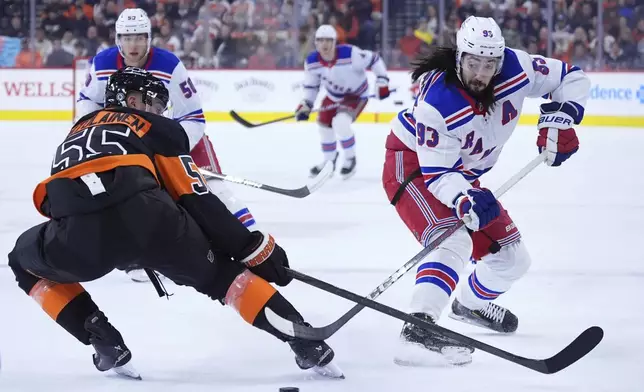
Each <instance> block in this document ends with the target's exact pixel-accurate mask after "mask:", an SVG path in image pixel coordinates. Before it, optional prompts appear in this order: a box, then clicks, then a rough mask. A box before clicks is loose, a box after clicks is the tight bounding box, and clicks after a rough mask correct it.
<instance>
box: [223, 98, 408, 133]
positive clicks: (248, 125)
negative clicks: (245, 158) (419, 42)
mask: <svg viewBox="0 0 644 392" xmlns="http://www.w3.org/2000/svg"><path fill="white" fill-rule="evenodd" d="M395 91H396V89H393V90H390V91H389V92H390V93H393V92H395ZM375 97H376V96H375V94H372V95H369V96H367V97H365V98H361V99H360V100H359V101H362V100H365V99H370V98H375ZM339 106H341V104H340V103H334V104H331V105H328V106H323V107H321V108H317V109H313V110H311V113H316V112H325V111H327V110H332V109H335V108H337V107H339ZM230 117H232V118H233V120H235V121H237V122H238V123H240V124H241V125H243V126H244V127H246V128H257V127H261V126H263V125H268V124H274V123H277V122H282V121H286V120H290V119H293V118H295V117H297V114H291V115H289V116H285V117H280V118H276V119H274V120H270V121H266V122H262V123H256V124H253V123H251V122H250V121H248V120H246V119H245V118H243V117H242V116H240V115H239V114H238V113H237V112H236V111H234V110H231V111H230Z"/></svg>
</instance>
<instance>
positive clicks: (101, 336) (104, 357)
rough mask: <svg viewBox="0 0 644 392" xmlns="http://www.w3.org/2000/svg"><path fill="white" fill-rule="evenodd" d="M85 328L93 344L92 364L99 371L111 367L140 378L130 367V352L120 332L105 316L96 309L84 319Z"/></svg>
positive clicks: (117, 371)
mask: <svg viewBox="0 0 644 392" xmlns="http://www.w3.org/2000/svg"><path fill="white" fill-rule="evenodd" d="M85 330H87V331H88V332H89V333H90V337H89V342H90V343H91V344H92V346H94V349H95V350H96V353H95V354H93V356H92V359H93V360H94V366H96V369H98V370H99V371H101V372H104V371H106V370H110V369H113V370H114V372H116V373H117V374H119V375H121V376H125V377H129V378H134V379H137V380H140V379H141V376H140V375H139V373H138V372H137V371H136V370H135V369H134V367H132V365H131V363H130V360H131V359H132V353H130V350H129V349H128V348H127V346H126V345H125V342H124V341H123V337H122V336H121V333H120V332H119V331H117V330H116V328H114V327H113V326H112V324H110V323H109V321H108V320H107V317H105V315H104V314H103V312H101V311H100V310H97V311H96V312H94V313H93V314H92V315H91V316H89V317H88V318H87V320H85Z"/></svg>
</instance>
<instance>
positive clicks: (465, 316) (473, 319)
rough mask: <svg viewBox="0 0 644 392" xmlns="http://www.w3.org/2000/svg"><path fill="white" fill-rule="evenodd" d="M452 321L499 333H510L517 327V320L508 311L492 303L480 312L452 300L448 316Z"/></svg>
mask: <svg viewBox="0 0 644 392" xmlns="http://www.w3.org/2000/svg"><path fill="white" fill-rule="evenodd" d="M449 317H450V318H453V319H454V320H458V321H463V322H465V323H468V324H472V325H477V326H479V327H483V328H487V329H491V330H492V331H496V332H501V333H512V332H514V331H516V330H517V327H518V326H519V319H518V318H517V316H515V315H514V314H513V313H512V312H510V311H509V310H508V309H506V308H504V307H501V306H499V305H497V304H495V303H493V302H488V304H487V306H485V307H484V308H483V309H480V310H472V309H468V308H466V307H465V306H463V304H461V303H460V302H458V300H457V299H456V298H454V302H452V312H451V313H450V314H449Z"/></svg>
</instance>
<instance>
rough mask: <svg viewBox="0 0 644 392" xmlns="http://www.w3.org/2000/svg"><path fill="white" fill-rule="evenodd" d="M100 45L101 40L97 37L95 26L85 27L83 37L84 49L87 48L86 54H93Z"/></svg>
mask: <svg viewBox="0 0 644 392" xmlns="http://www.w3.org/2000/svg"><path fill="white" fill-rule="evenodd" d="M100 45H101V41H100V39H99V38H98V33H97V29H96V26H90V27H89V28H88V29H87V35H86V38H85V49H87V55H88V56H95V55H96V53H97V49H98V47H99V46H100Z"/></svg>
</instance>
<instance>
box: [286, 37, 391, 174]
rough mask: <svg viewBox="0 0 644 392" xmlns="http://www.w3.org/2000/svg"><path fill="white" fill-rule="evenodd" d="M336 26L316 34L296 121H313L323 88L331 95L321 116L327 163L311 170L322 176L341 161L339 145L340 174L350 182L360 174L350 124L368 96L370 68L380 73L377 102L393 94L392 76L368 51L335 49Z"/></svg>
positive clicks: (321, 134) (323, 103)
mask: <svg viewBox="0 0 644 392" xmlns="http://www.w3.org/2000/svg"><path fill="white" fill-rule="evenodd" d="M336 40H337V33H336V31H335V29H334V28H333V26H331V25H322V26H320V27H319V28H318V29H317V31H316V32H315V47H316V50H315V51H313V52H312V53H311V54H309V56H308V57H307V58H306V62H305V64H304V83H303V87H304V97H303V98H302V101H301V102H300V104H299V105H298V107H297V109H296V110H295V114H296V119H297V121H302V120H308V118H309V115H310V113H311V110H312V108H313V103H314V102H315V99H316V97H317V95H318V92H319V90H320V86H324V88H325V89H326V91H327V95H326V97H325V98H324V99H323V100H322V105H321V106H322V107H328V106H331V107H333V108H332V109H330V110H324V111H321V112H319V113H318V125H319V131H320V139H321V144H322V153H323V155H324V162H322V163H321V164H319V165H317V166H314V167H313V168H312V169H311V176H317V175H318V174H319V173H320V171H321V170H322V168H323V167H324V165H325V164H326V162H327V161H333V165H334V169H335V163H336V160H337V158H338V152H337V142H338V141H339V142H340V145H341V146H342V150H343V151H344V163H343V164H342V168H341V170H340V174H341V176H342V177H343V178H345V179H347V178H349V177H351V176H352V175H353V174H355V171H356V152H355V151H356V149H355V144H356V140H355V135H354V132H353V129H351V124H352V123H353V122H354V121H355V120H356V118H358V116H359V115H360V113H361V112H362V110H363V109H364V107H365V105H366V104H367V100H368V99H367V97H368V95H369V92H368V90H369V84H368V82H367V74H366V71H367V69H369V68H371V70H372V71H373V72H374V74H375V75H376V87H377V97H378V99H385V98H387V97H388V96H389V78H388V77H387V69H386V67H385V63H384V62H383V61H382V58H380V56H378V54H376V53H374V52H371V51H369V50H363V49H360V48H358V47H356V46H351V45H336Z"/></svg>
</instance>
